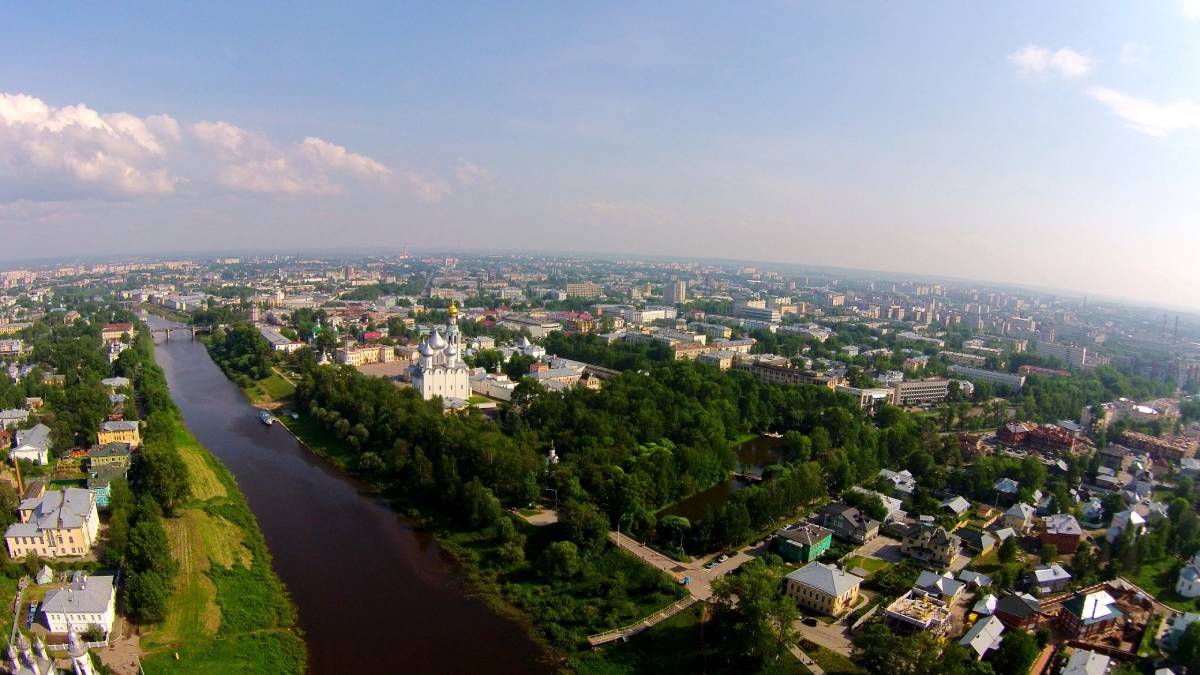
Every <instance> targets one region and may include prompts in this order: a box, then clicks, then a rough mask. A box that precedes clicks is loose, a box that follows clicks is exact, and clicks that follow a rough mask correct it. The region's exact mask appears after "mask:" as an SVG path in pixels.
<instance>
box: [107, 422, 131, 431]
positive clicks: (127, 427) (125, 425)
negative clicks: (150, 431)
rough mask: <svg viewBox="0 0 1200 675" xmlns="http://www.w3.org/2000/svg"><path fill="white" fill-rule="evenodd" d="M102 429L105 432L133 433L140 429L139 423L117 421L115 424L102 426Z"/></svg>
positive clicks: (110, 423) (108, 423) (109, 423)
mask: <svg viewBox="0 0 1200 675" xmlns="http://www.w3.org/2000/svg"><path fill="white" fill-rule="evenodd" d="M100 428H101V429H104V430H105V431H133V430H135V429H137V428H138V423H137V422H131V421H129V420H116V421H113V422H105V423H104V424H101V425H100Z"/></svg>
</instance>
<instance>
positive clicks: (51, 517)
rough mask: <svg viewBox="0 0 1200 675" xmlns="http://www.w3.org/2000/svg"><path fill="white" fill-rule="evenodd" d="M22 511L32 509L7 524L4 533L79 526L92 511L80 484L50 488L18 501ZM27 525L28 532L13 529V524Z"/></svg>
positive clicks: (21, 533)
mask: <svg viewBox="0 0 1200 675" xmlns="http://www.w3.org/2000/svg"><path fill="white" fill-rule="evenodd" d="M20 509H21V510H22V511H32V512H33V513H31V514H30V515H29V520H28V522H24V523H14V524H13V525H11V526H9V528H8V531H7V533H6V534H5V536H14V535H20V536H29V535H30V534H33V535H36V534H37V531H38V530H39V529H51V528H74V527H81V526H83V524H84V523H86V522H87V520H88V518H89V517H90V515H91V513H92V493H91V491H89V490H85V489H84V488H67V489H66V490H50V491H48V492H47V493H46V494H44V495H42V496H41V498H39V499H26V500H25V501H23V502H21V506H20ZM21 526H28V528H32V529H33V531H32V533H28V532H23V531H20V532H19V531H15V530H14V528H21Z"/></svg>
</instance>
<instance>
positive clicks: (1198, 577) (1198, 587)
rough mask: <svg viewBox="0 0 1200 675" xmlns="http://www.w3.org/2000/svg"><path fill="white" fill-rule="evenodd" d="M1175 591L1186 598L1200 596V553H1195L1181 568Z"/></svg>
mask: <svg viewBox="0 0 1200 675" xmlns="http://www.w3.org/2000/svg"><path fill="white" fill-rule="evenodd" d="M1175 592H1176V593H1178V594H1179V595H1181V596H1183V597H1185V598H1200V553H1196V554H1195V555H1193V556H1192V560H1191V562H1189V563H1188V564H1187V565H1184V566H1183V569H1181V570H1179V578H1178V579H1176V580H1175Z"/></svg>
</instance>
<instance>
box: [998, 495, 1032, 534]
mask: <svg viewBox="0 0 1200 675" xmlns="http://www.w3.org/2000/svg"><path fill="white" fill-rule="evenodd" d="M1035 513H1036V509H1034V508H1033V507H1032V506H1030V505H1029V504H1026V503H1025V502H1020V503H1017V504H1013V505H1012V506H1011V507H1009V509H1008V510H1007V511H1005V512H1004V516H1003V517H1002V518H1001V519H1000V522H1002V523H1003V524H1004V526H1005V527H1011V528H1012V529H1013V530H1014V531H1016V532H1018V533H1020V534H1025V533H1027V532H1029V528H1030V527H1032V526H1033V517H1034V514H1035Z"/></svg>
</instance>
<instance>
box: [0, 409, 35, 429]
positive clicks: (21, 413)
mask: <svg viewBox="0 0 1200 675" xmlns="http://www.w3.org/2000/svg"><path fill="white" fill-rule="evenodd" d="M27 419H29V411H28V410H21V409H20V408H9V409H8V410H0V425H3V424H11V423H12V422H24V421H25V420H27Z"/></svg>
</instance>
